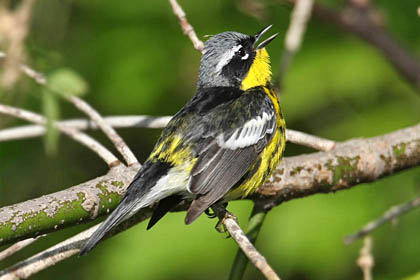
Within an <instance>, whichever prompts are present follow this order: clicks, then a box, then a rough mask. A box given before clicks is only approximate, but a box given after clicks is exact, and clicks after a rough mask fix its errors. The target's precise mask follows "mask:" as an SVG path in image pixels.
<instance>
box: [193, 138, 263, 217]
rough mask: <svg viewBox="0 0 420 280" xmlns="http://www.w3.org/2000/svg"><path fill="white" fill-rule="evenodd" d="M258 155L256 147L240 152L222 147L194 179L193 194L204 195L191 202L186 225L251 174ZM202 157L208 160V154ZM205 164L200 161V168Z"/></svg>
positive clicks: (239, 150) (241, 149)
mask: <svg viewBox="0 0 420 280" xmlns="http://www.w3.org/2000/svg"><path fill="white" fill-rule="evenodd" d="M215 145H217V144H215ZM258 155H259V153H258V152H257V150H256V149H255V147H254V146H250V147H246V148H240V149H236V150H229V149H221V148H220V147H219V151H218V152H217V153H216V155H215V156H214V157H213V158H212V159H211V162H210V164H206V166H205V169H204V170H203V171H202V172H200V173H198V174H196V175H193V176H192V177H191V180H190V191H191V192H192V193H195V194H200V196H199V197H198V198H197V199H196V200H194V201H193V202H192V203H191V206H190V208H189V209H188V212H187V216H186V218H185V223H186V224H190V223H192V222H193V221H194V220H195V219H196V218H197V217H198V216H200V215H201V214H202V213H203V212H204V211H205V210H206V209H207V208H208V207H210V206H211V205H212V204H213V203H215V202H216V201H218V200H219V199H221V198H222V197H223V196H224V195H225V194H226V193H227V192H228V191H229V190H230V189H231V188H232V187H233V186H234V185H235V184H236V183H237V182H238V181H239V180H240V179H241V178H242V176H243V175H244V174H245V173H246V172H247V171H248V169H249V168H250V167H251V166H252V164H253V163H254V162H255V160H256V159H257V157H258ZM202 158H203V159H206V158H207V157H206V155H204V156H203V157H202ZM202 158H199V160H198V161H200V159H202ZM202 164H205V163H204V160H201V161H200V162H199V165H198V166H197V169H199V168H200V167H201V165H202ZM194 169H195V168H194ZM193 172H194V170H193Z"/></svg>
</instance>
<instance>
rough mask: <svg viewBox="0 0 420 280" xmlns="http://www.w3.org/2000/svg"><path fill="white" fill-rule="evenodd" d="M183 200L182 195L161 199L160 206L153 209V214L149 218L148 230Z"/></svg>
mask: <svg viewBox="0 0 420 280" xmlns="http://www.w3.org/2000/svg"><path fill="white" fill-rule="evenodd" d="M181 201H182V196H180V195H171V196H168V197H166V198H164V199H162V200H161V201H159V204H158V206H157V207H156V209H155V210H154V211H153V215H152V217H151V218H150V220H149V224H148V225H147V230H149V229H151V228H152V227H153V226H154V225H155V224H156V223H157V222H158V221H159V220H160V219H162V218H163V216H165V214H166V213H168V212H169V211H171V210H172V209H174V208H175V207H176V206H177V205H178V204H179V203H180V202H181Z"/></svg>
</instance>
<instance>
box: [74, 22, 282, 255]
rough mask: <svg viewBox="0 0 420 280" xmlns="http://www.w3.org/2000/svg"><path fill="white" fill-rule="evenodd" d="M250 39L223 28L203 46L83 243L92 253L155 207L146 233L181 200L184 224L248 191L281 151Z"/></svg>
mask: <svg viewBox="0 0 420 280" xmlns="http://www.w3.org/2000/svg"><path fill="white" fill-rule="evenodd" d="M271 27H272V25H269V26H267V27H266V28H264V29H262V30H261V31H260V32H258V33H257V34H256V35H246V34H243V33H239V32H234V31H226V32H222V33H219V34H216V35H214V36H212V37H210V38H209V39H208V40H207V41H206V42H205V44H204V48H203V51H202V57H201V61H200V69H199V73H198V81H197V90H196V93H195V95H194V96H193V97H192V98H191V99H190V100H189V101H188V102H187V103H186V105H185V106H184V107H183V108H182V109H181V110H180V111H179V112H178V113H177V114H175V116H174V117H173V118H172V119H171V120H170V122H169V123H168V125H167V126H166V127H165V128H164V129H163V131H162V133H161V136H160V138H159V139H158V141H157V143H156V145H155V147H154V149H153V150H152V152H151V154H150V155H149V157H148V158H147V160H146V161H145V162H144V164H143V166H142V167H141V169H140V170H139V171H138V173H137V174H136V176H135V177H134V179H133V180H132V182H131V183H130V185H129V187H128V188H127V191H126V193H125V194H124V195H123V197H122V199H121V201H120V203H119V205H118V206H117V207H116V208H115V210H114V211H113V212H111V214H110V215H109V216H108V217H107V218H106V219H105V221H104V222H103V223H102V224H101V225H100V226H99V227H98V229H97V230H96V231H95V232H94V233H93V234H92V235H91V237H90V238H89V239H88V240H87V241H86V242H85V243H84V245H83V246H82V248H81V250H80V255H85V254H86V253H88V252H89V251H90V250H92V249H93V248H94V247H95V246H96V245H97V244H98V242H99V241H101V240H102V239H103V237H104V236H105V235H106V233H108V232H109V231H110V230H111V229H112V228H114V227H115V226H117V225H118V224H120V223H121V222H123V221H125V220H127V219H128V218H130V217H132V216H133V215H134V214H136V213H137V212H138V211H139V210H140V209H142V208H145V207H148V206H151V205H156V204H157V206H156V207H155V208H154V212H153V214H152V217H151V219H150V220H149V224H148V227H147V228H148V229H150V228H151V227H152V226H153V225H155V224H156V222H157V221H159V220H160V219H161V218H162V217H163V216H164V215H165V214H166V213H167V212H169V211H171V210H173V209H174V208H175V207H176V206H177V205H179V204H180V203H181V202H183V201H188V202H190V203H191V204H190V206H189V208H188V210H187V213H186V217H185V223H186V224H191V223H192V222H193V221H195V220H196V219H197V218H198V217H199V216H200V215H201V214H202V213H203V212H206V213H208V212H207V211H208V208H209V207H211V206H214V205H221V204H223V205H225V204H226V202H227V201H229V200H232V199H238V198H244V197H247V196H249V195H251V194H253V193H255V191H256V190H257V189H258V188H259V187H260V186H261V185H262V184H263V183H264V181H265V180H266V179H267V178H268V177H269V176H270V175H271V173H272V172H273V170H274V169H275V168H276V166H277V164H278V163H279V161H280V159H281V157H282V155H283V151H284V149H285V143H286V136H285V134H286V133H285V129H286V125H285V120H284V118H283V115H282V113H281V109H280V104H279V99H278V97H277V94H276V93H275V92H274V89H273V86H272V83H271V78H272V74H271V66H270V58H269V55H268V52H267V50H266V48H265V47H266V46H267V45H268V44H269V43H270V42H271V41H272V40H273V39H274V38H276V36H277V35H278V33H276V34H274V35H272V36H270V37H269V38H267V39H266V40H264V41H262V42H261V43H258V42H259V40H260V39H261V37H262V36H263V35H264V34H265V33H266V32H267V31H268V30H269V29H270V28H271Z"/></svg>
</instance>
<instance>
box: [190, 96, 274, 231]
mask: <svg viewBox="0 0 420 280" xmlns="http://www.w3.org/2000/svg"><path fill="white" fill-rule="evenodd" d="M238 103H239V104H238ZM235 106H236V107H235ZM238 109H239V110H242V111H238ZM234 113H237V114H238V115H234ZM220 116H221V117H220ZM209 119H211V120H212V121H213V122H215V120H216V122H215V123H216V125H215V126H214V127H211V126H210V127H209V128H210V129H206V130H207V131H213V132H214V131H216V133H213V134H210V135H204V137H203V136H202V137H203V138H202V139H201V140H202V142H206V145H207V146H206V147H202V149H201V150H200V153H199V156H198V159H197V162H196V163H195V165H194V167H193V168H192V170H191V177H190V182H189V190H190V192H191V193H193V194H196V195H197V198H196V199H195V200H194V201H193V202H192V204H191V206H190V208H189V209H188V211H187V216H186V219H185V222H186V223H187V224H190V223H192V222H193V221H194V220H195V219H196V218H197V217H198V216H200V215H201V213H203V212H204V211H205V210H206V209H207V208H208V207H210V206H211V205H212V204H214V203H215V202H217V201H218V200H219V199H221V198H222V197H223V196H224V195H225V194H226V193H227V192H228V191H229V190H230V189H231V188H232V187H233V186H234V185H235V184H236V183H238V182H239V181H240V180H241V178H242V177H243V176H244V175H245V173H246V172H247V171H248V170H249V169H250V167H251V166H252V165H253V164H254V163H255V162H256V161H257V159H258V157H259V154H260V153H261V151H262V150H263V149H264V147H265V146H266V145H267V143H268V142H269V141H270V140H271V137H272V136H273V135H274V132H275V128H276V115H275V114H274V108H273V105H272V103H271V101H270V100H269V98H268V97H267V96H266V95H265V94H264V92H261V91H256V92H252V93H247V94H244V95H243V96H241V97H239V98H238V99H237V100H235V102H233V103H232V104H226V105H225V106H223V107H221V108H220V109H219V110H213V111H212V116H209ZM217 120H218V121H217ZM207 125H208V124H207ZM204 140H205V141H204Z"/></svg>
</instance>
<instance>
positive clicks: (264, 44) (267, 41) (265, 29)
mask: <svg viewBox="0 0 420 280" xmlns="http://www.w3.org/2000/svg"><path fill="white" fill-rule="evenodd" d="M272 26H273V25H272V24H270V25H269V26H267V27H266V28H264V29H263V30H261V31H260V32H258V33H257V34H256V35H255V36H254V37H255V42H254V49H255V50H259V49H262V48H264V47H265V46H267V45H268V43H270V42H271V41H272V40H273V39H274V38H276V37H277V35H279V34H278V33H276V34H274V35H272V36H270V37H269V38H268V39H266V40H264V41H262V42H261V43H259V44H258V45H257V46H256V47H255V44H256V43H257V42H258V40H259V39H260V38H261V37H262V35H264V33H265V32H267V31H268V30H269V29H270V28H271V27H272Z"/></svg>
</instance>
